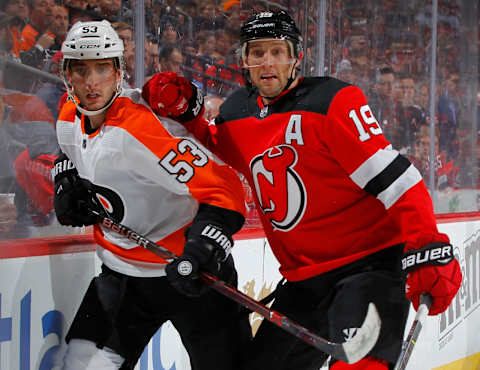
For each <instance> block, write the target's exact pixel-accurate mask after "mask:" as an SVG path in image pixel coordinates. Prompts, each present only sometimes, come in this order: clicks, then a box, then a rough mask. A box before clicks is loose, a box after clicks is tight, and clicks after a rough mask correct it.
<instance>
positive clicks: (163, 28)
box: [159, 17, 181, 51]
mask: <svg viewBox="0 0 480 370" xmlns="http://www.w3.org/2000/svg"><path fill="white" fill-rule="evenodd" d="M180 40H181V35H180V32H179V31H178V30H177V24H176V21H175V19H173V18H171V17H164V18H163V19H162V20H161V22H160V29H159V49H160V51H162V48H163V47H164V46H165V45H168V44H178V42H179V41H180Z"/></svg>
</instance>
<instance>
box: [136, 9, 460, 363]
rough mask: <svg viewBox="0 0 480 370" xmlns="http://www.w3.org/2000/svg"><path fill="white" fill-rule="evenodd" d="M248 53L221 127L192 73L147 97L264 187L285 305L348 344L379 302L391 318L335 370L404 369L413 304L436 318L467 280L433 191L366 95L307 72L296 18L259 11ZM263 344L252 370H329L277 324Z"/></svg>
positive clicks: (248, 36) (166, 77)
mask: <svg viewBox="0 0 480 370" xmlns="http://www.w3.org/2000/svg"><path fill="white" fill-rule="evenodd" d="M241 44H242V59H243V65H244V67H245V69H246V71H247V72H248V73H247V82H248V85H250V86H247V87H246V88H241V89H239V90H237V91H236V92H234V93H232V94H231V95H230V96H229V97H228V98H227V99H226V101H225V102H224V103H223V105H222V106H221V107H220V113H219V115H218V116H217V117H216V119H215V126H213V125H209V124H208V123H207V122H205V121H203V120H202V118H201V115H200V114H195V113H198V112H194V109H193V107H196V104H195V101H194V98H193V97H192V96H193V94H192V87H191V84H190V83H189V82H188V81H186V80H185V79H184V78H182V77H178V76H176V75H173V74H168V73H160V74H157V75H155V76H154V77H153V78H152V79H151V80H150V81H148V83H147V84H146V85H145V86H144V88H143V96H144V98H145V99H146V100H147V101H148V102H149V104H150V106H151V107H152V108H153V109H154V110H155V111H157V112H160V113H161V114H168V115H170V116H173V117H187V116H190V118H191V120H190V121H188V122H187V123H186V127H187V128H188V129H189V130H190V131H191V132H193V133H195V135H196V136H197V137H198V138H199V139H200V140H202V142H204V143H205V144H207V145H208V146H209V148H210V149H211V150H212V151H213V152H214V153H216V154H218V155H219V157H220V158H222V159H223V160H224V161H225V162H226V163H228V164H230V165H231V166H232V167H233V168H235V169H236V170H238V171H239V172H241V173H242V174H244V175H245V177H246V178H247V179H248V181H249V184H250V186H251V187H252V189H254V190H255V193H256V202H257V207H258V208H259V210H261V212H260V217H261V220H262V223H263V227H264V230H265V234H266V236H267V238H268V241H269V243H270V246H271V248H272V250H273V252H274V254H275V256H276V257H277V259H278V261H279V262H280V272H281V274H282V275H283V276H284V277H285V278H286V280H287V282H286V283H285V284H283V285H281V286H280V287H278V288H277V291H276V296H275V297H276V298H275V302H274V303H273V309H275V310H277V311H279V312H282V313H283V314H286V315H287V316H289V317H291V318H292V319H294V320H296V321H298V322H299V323H301V324H303V325H304V326H306V327H308V328H311V329H312V330H314V331H315V332H317V333H319V335H321V336H325V337H328V338H330V340H332V341H333V342H343V341H346V340H348V338H349V337H350V336H351V335H354V333H355V329H356V328H358V327H360V325H361V323H362V320H363V318H364V316H365V314H366V311H367V305H368V303H369V302H374V304H375V305H376V307H377V309H378V311H379V313H380V317H381V320H382V330H381V333H380V337H379V340H378V341H377V344H376V345H375V347H374V348H373V349H372V351H371V352H370V353H369V354H368V355H367V356H366V357H365V358H363V359H362V360H360V361H358V362H357V363H355V364H351V365H348V364H345V363H343V362H340V361H337V362H335V363H333V365H331V367H330V368H331V369H334V370H340V369H377V370H379V369H389V368H390V369H391V368H393V365H394V363H395V362H396V360H397V358H398V356H399V353H400V349H401V344H402V339H403V335H404V329H405V322H406V318H407V314H408V309H409V301H408V300H407V299H406V298H405V297H407V298H408V299H409V300H410V301H411V302H412V303H413V305H414V307H415V308H417V307H418V304H419V297H420V295H421V294H422V293H428V294H430V295H431V296H432V297H433V304H432V306H431V310H430V314H431V315H436V314H438V313H440V312H443V311H444V310H445V309H446V308H447V307H448V306H449V304H450V302H451V300H452V299H453V297H454V296H455V294H456V293H457V290H458V289H459V286H460V283H461V280H462V276H461V271H460V268H459V264H458V262H457V261H456V260H455V258H454V256H453V251H452V246H451V245H450V242H449V238H448V237H447V235H445V234H441V233H439V232H438V230H437V226H436V222H435V217H434V213H433V206H432V201H431V198H430V196H429V194H428V191H427V189H426V187H425V184H424V182H423V181H422V178H421V176H420V174H419V172H418V171H417V170H416V169H415V168H414V167H413V166H412V165H411V163H410V162H409V161H408V160H407V159H406V158H405V157H403V156H402V155H401V154H399V153H398V151H396V150H395V149H394V148H392V146H391V145H390V143H389V142H388V141H387V140H386V139H385V137H384V136H383V134H382V130H381V128H380V127H379V124H378V122H377V121H376V119H375V116H374V112H372V111H371V110H370V107H369V105H368V103H367V101H366V99H365V96H364V94H363V93H362V91H361V90H360V89H359V88H358V87H356V86H352V85H349V84H347V83H344V82H342V81H339V80H337V79H335V78H330V77H305V78H301V77H299V76H298V67H299V65H300V60H301V58H302V55H303V50H302V38H301V35H300V32H299V30H298V28H297V27H296V25H295V22H294V21H293V19H292V18H291V17H290V16H289V15H288V14H287V13H285V12H283V11H280V12H264V13H259V14H255V15H252V16H251V17H250V18H249V19H248V20H247V21H246V22H245V23H244V25H243V26H242V28H241ZM197 111H198V109H197ZM192 113H193V114H192ZM192 116H195V118H194V119H193V117H192ZM252 138H253V140H252ZM405 283H406V284H405ZM252 344H253V346H252V348H251V350H250V351H249V352H248V353H249V356H250V359H249V360H248V361H247V364H245V367H244V369H245V370H247V369H248V370H254V369H267V368H269V369H276V370H291V369H296V370H307V369H308V370H314V369H315V370H317V369H318V368H319V367H320V366H321V365H322V363H323V362H324V361H325V359H326V357H327V356H326V355H325V354H322V353H321V352H319V351H317V350H315V349H314V348H313V347H310V346H308V345H307V344H305V343H303V342H302V341H299V340H298V339H296V338H295V337H293V336H291V335H289V334H288V333H285V332H283V331H282V330H281V329H279V328H277V327H276V326H274V325H272V324H271V323H269V322H268V321H263V323H262V324H261V326H260V329H259V330H258V332H257V334H256V336H255V338H254V340H253V343H252Z"/></svg>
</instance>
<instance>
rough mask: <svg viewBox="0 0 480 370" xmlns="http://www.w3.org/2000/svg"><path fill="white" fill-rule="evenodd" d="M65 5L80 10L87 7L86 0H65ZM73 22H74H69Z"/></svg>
mask: <svg viewBox="0 0 480 370" xmlns="http://www.w3.org/2000/svg"><path fill="white" fill-rule="evenodd" d="M65 5H66V6H68V7H69V8H70V9H71V8H72V7H73V8H77V9H82V10H87V7H88V0H66V1H65ZM71 23H72V24H74V23H75V22H71Z"/></svg>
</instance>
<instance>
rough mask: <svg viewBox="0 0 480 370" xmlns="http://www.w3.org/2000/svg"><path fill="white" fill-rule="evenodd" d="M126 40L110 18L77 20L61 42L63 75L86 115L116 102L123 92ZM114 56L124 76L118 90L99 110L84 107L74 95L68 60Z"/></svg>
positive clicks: (116, 64)
mask: <svg viewBox="0 0 480 370" xmlns="http://www.w3.org/2000/svg"><path fill="white" fill-rule="evenodd" d="M123 51H124V47H123V40H122V39H121V38H120V37H119V36H118V34H117V32H116V31H115V30H114V29H113V27H112V25H111V24H110V22H108V21H107V20H102V21H92V22H81V21H78V22H76V23H75V24H74V25H73V26H72V28H71V29H70V31H69V32H68V34H67V36H66V37H65V41H64V42H63V44H62V54H63V59H62V67H61V71H62V78H63V82H64V84H65V86H66V88H67V92H68V95H69V96H70V97H71V98H72V99H73V101H74V102H75V104H76V105H77V108H78V110H79V111H80V112H81V113H83V114H85V115H87V116H93V115H97V114H99V113H102V112H103V111H105V110H106V109H108V107H110V105H111V104H112V103H113V101H114V100H115V98H116V97H117V96H118V95H120V93H121V86H122V82H123V74H124V64H125V62H124V57H123ZM109 58H114V63H115V67H116V68H117V69H118V70H119V71H120V73H121V78H120V81H119V82H118V84H117V90H116V92H115V94H114V95H113V96H112V99H111V100H110V101H109V102H108V104H106V105H105V106H104V107H103V108H101V109H99V110H96V111H89V110H86V109H84V108H82V107H81V106H80V105H79V104H78V103H77V102H76V100H75V99H74V98H73V95H74V94H73V89H72V87H71V86H70V85H69V83H68V82H67V79H66V76H65V71H66V69H67V68H68V62H69V60H73V59H75V60H91V59H109Z"/></svg>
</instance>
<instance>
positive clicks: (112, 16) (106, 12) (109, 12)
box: [98, 0, 122, 22]
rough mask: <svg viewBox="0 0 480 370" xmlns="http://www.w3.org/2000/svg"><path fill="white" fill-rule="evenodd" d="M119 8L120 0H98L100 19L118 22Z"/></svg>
mask: <svg viewBox="0 0 480 370" xmlns="http://www.w3.org/2000/svg"><path fill="white" fill-rule="evenodd" d="M121 6H122V1H121V0H98V13H100V15H101V18H102V19H108V20H109V21H110V22H118V21H120V17H119V13H120V8H121Z"/></svg>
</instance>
